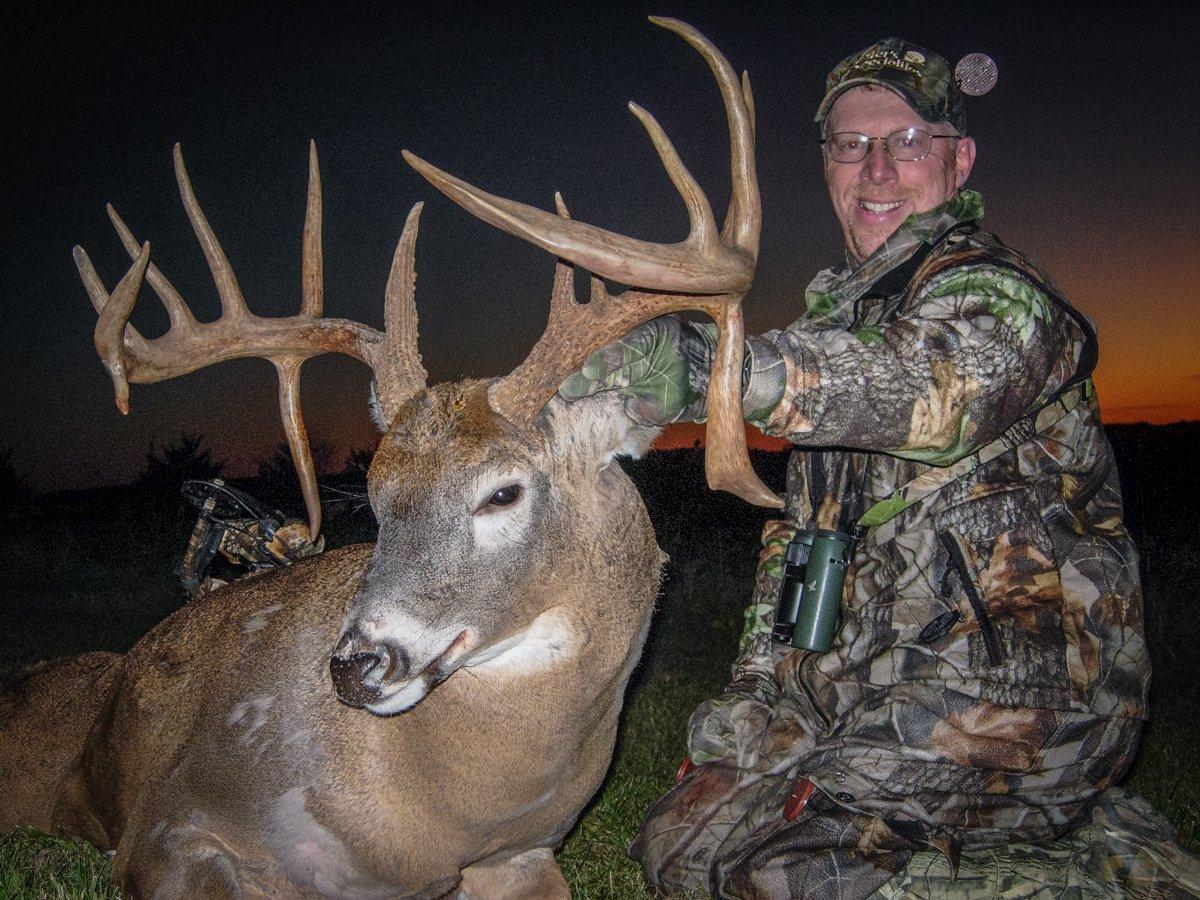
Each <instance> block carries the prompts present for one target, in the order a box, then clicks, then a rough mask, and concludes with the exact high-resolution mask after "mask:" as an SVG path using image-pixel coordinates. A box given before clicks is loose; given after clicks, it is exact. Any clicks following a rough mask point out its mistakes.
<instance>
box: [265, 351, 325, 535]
mask: <svg viewBox="0 0 1200 900" xmlns="http://www.w3.org/2000/svg"><path fill="white" fill-rule="evenodd" d="M271 362H273V363H274V364H275V371H276V372H277V373H278V374H279V416H280V419H281V420H282V422H283V433H284V434H285V435H287V442H288V449H290V450H291V452H292V465H293V466H295V468H296V477H297V478H298V479H299V481H300V493H301V494H303V495H304V510H305V512H306V513H307V514H308V533H309V534H310V535H311V536H312V539H313V540H314V541H315V540H316V539H317V535H318V534H320V532H321V496H320V493H319V492H318V490H317V469H316V466H315V465H314V464H313V457H312V450H311V449H310V448H309V446H308V429H306V428H305V427H304V416H303V414H302V413H301V412H300V367H301V366H302V365H304V358H303V357H299V356H293V357H284V358H279V359H272V360H271Z"/></svg>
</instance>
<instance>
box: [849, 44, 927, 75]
mask: <svg viewBox="0 0 1200 900" xmlns="http://www.w3.org/2000/svg"><path fill="white" fill-rule="evenodd" d="M924 64H925V56H924V54H921V53H918V52H916V51H915V50H909V51H908V52H906V53H903V54H902V53H900V51H898V50H895V49H892V48H890V47H871V48H870V49H869V50H864V51H863V52H862V53H861V54H860V55H859V57H858V59H856V60H855V61H854V62H853V63H852V64H851V66H850V68H849V72H856V71H862V70H864V69H896V70H898V71H900V72H906V73H908V74H909V75H920V74H921V66H923V65H924ZM849 72H848V73H847V74H849Z"/></svg>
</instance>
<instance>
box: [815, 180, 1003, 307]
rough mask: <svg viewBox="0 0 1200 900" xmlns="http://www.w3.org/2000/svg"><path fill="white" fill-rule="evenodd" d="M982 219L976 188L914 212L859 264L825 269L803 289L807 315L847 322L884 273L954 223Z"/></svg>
mask: <svg viewBox="0 0 1200 900" xmlns="http://www.w3.org/2000/svg"><path fill="white" fill-rule="evenodd" d="M981 218H983V198H982V197H981V196H980V195H979V194H978V193H977V192H975V191H959V192H958V193H957V194H955V195H954V196H953V197H951V198H950V199H949V200H947V201H946V202H945V203H943V204H942V205H941V206H935V207H934V208H933V209H931V210H927V211H926V212H923V213H914V214H913V215H911V216H909V217H908V218H907V219H905V220H904V221H903V222H902V223H901V224H900V227H899V228H897V229H896V230H895V231H894V232H893V233H892V235H891V236H890V237H889V238H888V239H887V240H886V241H884V242H883V244H881V245H880V247H879V249H878V250H876V251H875V252H874V253H872V254H871V255H870V256H869V257H868V258H867V259H865V260H863V261H862V262H861V263H859V264H857V265H854V264H850V263H847V264H846V265H843V266H835V267H833V268H829V269H824V270H823V271H821V272H819V273H818V274H817V277H816V278H814V279H813V280H812V282H811V283H810V284H809V286H808V288H807V289H806V290H805V292H804V300H805V303H806V304H807V306H808V314H809V315H810V316H812V317H813V318H817V319H822V320H826V321H829V322H843V321H844V322H849V321H850V318H851V316H852V314H853V304H854V301H855V300H857V299H858V298H859V297H861V296H862V295H863V294H865V293H866V292H867V291H868V290H869V289H870V288H871V286H872V285H873V284H874V283H875V282H876V281H878V280H879V279H880V278H881V277H883V275H884V274H886V273H887V272H889V271H891V270H892V269H894V268H895V267H896V266H898V265H900V264H901V263H903V262H904V261H905V260H906V259H908V258H909V257H910V256H912V255H913V253H915V252H916V251H917V248H918V247H920V246H921V245H922V244H924V243H925V242H927V241H933V240H935V239H936V238H938V237H939V236H940V235H942V234H945V233H946V232H947V231H949V230H950V229H951V228H953V227H954V226H955V225H958V224H961V223H963V222H973V221H976V220H978V219H981Z"/></svg>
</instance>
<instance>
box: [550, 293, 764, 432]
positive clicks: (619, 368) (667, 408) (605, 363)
mask: <svg viewBox="0 0 1200 900" xmlns="http://www.w3.org/2000/svg"><path fill="white" fill-rule="evenodd" d="M716 346H717V329H716V326H715V325H701V324H698V323H695V322H685V321H684V320H682V319H680V318H678V317H676V316H661V317H659V318H657V319H651V320H650V321H649V322H646V323H644V324H642V325H639V326H638V327H637V328H635V329H634V330H633V331H631V332H629V334H627V335H625V336H624V337H623V338H621V339H620V340H617V341H614V342H613V343H611V344H609V345H608V346H607V347H602V348H601V349H599V350H597V351H596V352H595V353H593V354H592V355H591V356H589V357H588V358H587V360H586V361H585V362H584V364H583V368H582V369H581V370H580V371H578V372H576V373H575V374H574V375H571V376H570V377H569V378H567V380H566V381H564V382H563V384H562V387H560V388H559V389H558V393H559V395H560V396H561V397H562V398H563V399H564V400H578V399H580V398H581V397H589V396H591V395H592V394H595V393H598V392H600V391H611V390H616V391H618V392H619V393H620V395H621V396H622V397H624V398H625V412H626V413H627V414H628V415H629V417H630V418H631V419H633V420H634V421H635V422H638V423H640V424H642V425H668V424H670V423H672V422H688V421H691V422H702V421H704V419H705V418H706V417H707V394H708V373H709V369H710V368H711V366H712V357H713V353H714V351H715V350H716ZM783 371H784V369H783V361H782V359H780V357H779V354H778V352H777V351H776V350H775V348H774V346H773V345H771V344H770V343H768V342H766V341H763V340H761V339H758V338H751V339H750V340H749V341H747V345H746V357H745V363H744V365H743V368H742V402H743V406H744V408H745V409H746V410H747V411H748V413H747V418H748V419H750V420H751V421H765V419H766V417H767V415H769V414H770V412H771V410H773V409H774V408H775V405H776V404H777V403H778V402H779V400H780V398H781V397H782V396H783V386H784V376H783ZM747 388H749V390H747ZM751 411H752V412H751Z"/></svg>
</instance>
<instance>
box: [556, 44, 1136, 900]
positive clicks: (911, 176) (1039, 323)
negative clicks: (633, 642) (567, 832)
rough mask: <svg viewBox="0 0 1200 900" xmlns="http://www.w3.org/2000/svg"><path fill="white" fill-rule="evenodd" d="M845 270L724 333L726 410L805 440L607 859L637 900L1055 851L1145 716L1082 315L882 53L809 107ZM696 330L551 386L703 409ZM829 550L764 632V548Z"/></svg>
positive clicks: (1131, 575) (943, 81) (770, 560)
mask: <svg viewBox="0 0 1200 900" xmlns="http://www.w3.org/2000/svg"><path fill="white" fill-rule="evenodd" d="M816 119H817V122H818V123H819V124H820V130H821V144H822V148H823V155H824V169H825V179H826V182H827V184H828V187H829V196H830V200H831V202H832V204H833V209H834V214H835V215H836V216H837V219H838V222H839V223H840V224H841V228H842V233H843V236H844V238H845V244H846V253H847V264H846V265H845V266H840V267H836V268H833V269H829V270H826V271H824V272H821V273H820V274H819V275H818V276H817V277H816V278H815V279H814V280H813V282H812V284H810V285H809V287H808V290H807V291H806V294H805V300H806V304H807V310H806V311H805V312H804V313H803V315H802V316H801V318H800V319H799V320H798V321H796V322H795V323H793V324H792V325H791V326H789V327H788V328H787V329H784V330H783V331H777V332H770V333H768V334H766V335H763V336H762V337H751V338H750V339H749V340H748V341H747V348H748V362H747V366H746V373H745V377H744V409H745V411H746V415H747V418H748V419H749V420H751V421H753V422H755V423H756V424H758V425H759V426H760V427H761V428H762V429H763V430H764V431H765V432H767V433H769V434H776V435H781V436H784V437H787V438H788V439H790V440H791V441H792V442H793V443H795V444H797V445H800V446H802V447H809V448H837V449H821V450H798V451H796V452H795V453H793V455H792V458H791V461H790V463H789V471H788V488H787V510H786V512H787V520H786V521H781V522H776V523H772V524H771V525H769V526H768V528H767V530H766V532H765V534H764V544H765V548H764V551H763V555H762V557H761V561H760V567H759V575H758V581H757V585H756V592H755V596H754V598H753V603H752V606H751V614H752V618H753V619H754V624H753V625H752V627H751V628H750V629H748V633H747V635H746V637H745V638H744V641H743V647H742V651H741V654H740V656H739V659H738V662H737V664H736V666H735V670H734V678H733V681H732V683H731V684H730V686H729V688H728V689H727V691H726V693H725V694H724V695H723V696H721V697H719V698H717V699H715V700H713V701H710V702H708V703H706V704H704V705H703V706H702V707H701V708H700V709H698V710H697V711H696V712H695V714H694V715H693V717H692V721H691V726H690V734H689V761H688V763H687V764H685V770H688V769H690V771H685V774H684V775H683V777H682V778H681V780H680V782H679V784H678V785H677V786H676V787H675V788H674V789H673V790H672V791H671V792H670V793H668V794H667V795H666V796H664V797H663V798H662V799H660V800H659V801H658V802H657V803H656V804H655V805H654V806H653V807H652V808H651V810H650V811H649V814H648V815H647V818H646V822H645V824H644V826H643V828H642V831H641V833H640V834H639V836H638V838H637V840H636V841H635V842H634V845H633V847H632V848H631V852H632V853H633V854H634V855H635V856H637V857H638V858H640V859H641V861H642V863H643V867H644V869H645V872H646V876H647V878H648V879H649V881H650V882H651V884H653V885H654V886H655V887H656V888H658V889H660V890H662V891H664V892H665V891H671V890H675V889H700V890H706V891H709V892H711V893H712V894H713V895H714V896H721V897H788V896H791V897H797V896H804V897H822V898H824V897H863V896H866V895H868V894H870V893H872V892H873V891H874V890H876V889H877V888H878V887H880V886H881V885H883V884H884V883H886V882H887V881H888V880H889V879H891V878H892V876H893V875H894V874H895V873H896V872H897V871H899V870H900V869H902V868H903V867H904V866H905V865H906V863H907V862H908V860H909V859H910V857H911V856H912V853H913V851H914V850H918V849H922V848H925V847H934V848H938V849H940V850H941V851H942V852H943V853H945V854H946V855H947V856H948V857H950V859H951V861H952V862H953V861H955V860H956V859H957V855H958V853H959V851H960V850H962V849H964V848H966V849H969V848H974V847H988V846H996V845H999V844H1004V843H1007V842H1011V841H1017V840H1021V841H1048V840H1053V839H1055V838H1057V837H1059V836H1060V835H1062V834H1063V833H1064V832H1065V831H1066V830H1068V829H1069V828H1070V827H1071V826H1072V825H1073V824H1074V823H1076V822H1077V821H1078V819H1079V818H1080V816H1081V815H1082V814H1083V813H1084V812H1085V810H1086V807H1087V806H1088V804H1089V801H1091V800H1092V799H1093V798H1094V797H1095V795H1096V794H1098V793H1099V792H1100V791H1101V790H1103V789H1104V788H1105V787H1107V786H1108V785H1110V784H1112V783H1113V781H1114V780H1115V779H1117V778H1118V777H1119V776H1120V775H1121V774H1122V773H1123V772H1124V771H1125V769H1126V768H1127V766H1128V764H1129V762H1130V761H1131V760H1132V758H1133V754H1134V750H1135V748H1136V745H1137V740H1138V735H1139V733H1140V729H1141V720H1142V718H1143V717H1144V715H1145V711H1146V697H1145V695H1146V688H1147V684H1148V679H1149V666H1148V661H1147V656H1146V650H1145V645H1144V643H1143V637H1142V621H1141V615H1142V612H1141V595H1140V590H1139V585H1138V576H1137V556H1136V551H1135V549H1134V547H1133V545H1132V544H1131V542H1130V540H1129V538H1128V536H1127V534H1126V532H1125V529H1124V527H1123V524H1122V521H1121V497H1120V491H1119V485H1118V482H1117V473H1116V469H1115V467H1114V465H1113V460H1112V454H1111V450H1110V448H1109V445H1108V442H1107V440H1106V439H1105V436H1104V432H1103V430H1102V429H1101V425H1100V418H1099V409H1098V405H1097V402H1096V400H1095V397H1094V395H1093V393H1092V390H1091V383H1090V381H1089V380H1088V377H1087V376H1088V375H1089V374H1090V371H1091V367H1092V365H1093V364H1094V360H1095V337H1094V332H1093V330H1092V326H1091V325H1090V323H1089V322H1088V321H1087V320H1086V319H1085V318H1084V317H1083V316H1081V315H1080V314H1079V313H1077V312H1076V311H1075V310H1073V309H1072V308H1071V307H1070V306H1069V305H1068V304H1067V302H1066V301H1065V299H1063V298H1062V297H1061V295H1059V294H1058V292H1057V290H1056V289H1055V288H1054V287H1053V286H1052V285H1051V283H1050V282H1049V280H1048V279H1047V278H1046V276H1045V275H1044V274H1042V273H1041V272H1040V271H1039V270H1038V269H1037V268H1036V267H1035V266H1034V264H1033V263H1031V262H1030V261H1029V260H1028V259H1027V258H1025V257H1024V256H1022V255H1021V254H1019V253H1017V252H1015V251H1013V250H1010V249H1008V248H1007V247H1005V246H1004V245H1003V244H1002V243H1000V242H999V240H998V239H997V238H995V237H994V236H992V235H989V234H986V233H984V232H982V231H980V230H979V226H978V224H977V223H978V220H979V219H980V218H981V216H982V212H983V208H982V201H981V198H980V197H979V195H978V194H976V193H974V192H971V191H966V190H964V189H963V187H964V185H965V183H966V181H967V177H968V175H969V174H970V172H971V168H972V166H973V164H974V161H975V142H974V141H973V140H972V139H971V138H970V137H968V136H967V135H966V130H965V127H966V126H965V119H964V114H963V95H962V93H961V90H960V88H959V86H958V84H957V83H956V81H955V78H954V77H953V76H952V74H951V72H950V69H949V66H948V65H947V63H946V61H945V60H943V59H942V58H941V57H939V56H937V55H935V54H931V53H928V52H926V51H924V50H922V49H920V48H918V47H915V46H913V45H911V44H908V43H906V42H904V41H900V40H897V39H894V38H891V39H887V40H884V41H881V42H879V43H877V44H875V45H874V46H872V47H870V48H868V49H866V50H864V51H862V52H861V53H857V54H855V55H853V56H851V57H849V58H848V59H846V60H845V61H843V62H842V63H841V64H840V65H838V66H837V68H835V69H834V70H833V72H832V73H831V74H830V76H829V79H828V81H827V84H826V93H825V97H824V99H823V101H822V102H821V105H820V108H819V109H818V111H817V116H816ZM713 343H714V341H713V337H712V332H711V330H710V329H706V328H703V327H700V326H696V325H691V324H687V323H684V322H681V321H680V320H677V319H672V318H664V319H658V320H655V321H653V322H650V323H647V325H645V326H643V327H642V328H640V329H637V330H636V331H634V332H633V333H631V334H630V335H628V336H627V337H626V338H625V339H623V340H622V341H620V342H618V343H617V344H615V345H613V346H611V347H608V348H605V349H604V350H601V351H600V352H598V353H597V354H595V355H594V356H593V357H592V358H591V359H589V361H588V362H587V364H586V365H585V366H584V369H583V371H582V372H581V373H579V374H578V375H576V376H573V377H572V378H571V379H569V380H568V382H567V383H566V384H565V385H564V386H563V389H562V393H563V394H564V395H565V396H567V397H568V398H570V397H575V396H582V395H584V394H587V393H592V392H594V391H597V390H603V389H609V388H619V389H620V390H621V391H622V392H623V393H624V394H625V395H626V396H627V397H628V400H627V405H626V407H627V409H628V410H629V412H630V414H631V415H633V416H634V417H636V418H639V419H641V420H643V421H652V422H668V421H676V420H680V419H684V418H699V417H702V416H703V396H704V386H705V385H704V382H705V379H706V377H707V366H708V358H709V354H710V353H711V349H712V345H713ZM811 528H821V529H827V530H830V531H838V532H842V533H844V534H850V533H855V534H856V535H857V538H858V539H857V543H856V545H855V548H854V551H853V557H852V562H851V565H850V569H849V573H848V575H847V579H846V586H845V591H844V594H843V595H842V608H841V620H840V625H839V626H838V630H837V633H836V635H835V637H834V640H833V643H832V647H831V648H830V649H829V650H828V652H809V651H804V650H798V649H794V648H792V647H790V646H789V645H787V644H781V643H775V642H773V641H772V639H771V626H772V619H773V612H774V608H775V604H776V598H777V595H778V591H779V585H780V574H781V572H780V569H781V561H782V559H781V558H782V554H783V550H784V547H785V545H786V544H787V542H788V541H789V540H790V538H791V537H792V536H793V535H794V534H795V533H796V532H797V530H798V529H799V530H803V529H811Z"/></svg>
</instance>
